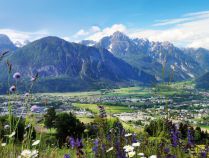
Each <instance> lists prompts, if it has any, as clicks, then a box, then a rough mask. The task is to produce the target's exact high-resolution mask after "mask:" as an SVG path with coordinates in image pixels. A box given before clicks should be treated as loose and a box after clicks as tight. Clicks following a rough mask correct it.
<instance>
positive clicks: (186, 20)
mask: <svg viewBox="0 0 209 158" xmlns="http://www.w3.org/2000/svg"><path fill="white" fill-rule="evenodd" d="M0 4H1V5H0V20H1V23H0V33H5V34H8V35H9V36H10V37H11V39H12V40H13V41H21V42H22V41H24V40H34V39H37V38H40V37H43V36H46V35H56V36H59V37H62V38H65V39H66V40H70V41H79V40H81V39H94V38H95V40H98V39H99V38H101V37H102V36H104V35H110V34H111V33H112V32H113V31H115V30H119V31H123V32H125V33H126V34H128V35H130V36H132V37H143V38H148V39H150V40H154V41H155V40H160V41H165V40H168V41H171V42H174V43H175V44H177V45H180V46H193V45H194V47H195V45H197V46H203V44H194V40H195V39H196V38H194V35H193V36H192V34H193V33H194V34H195V31H196V30H197V29H196V27H197V25H196V23H197V22H200V24H206V22H207V21H208V19H209V12H208V10H209V1H208V0H201V1H197V0H60V1H58V0H0ZM192 22H193V23H194V22H196V23H195V24H191V23H192ZM185 25H186V26H185ZM188 25H189V26H188ZM190 25H192V26H190ZM185 27H189V30H190V32H186V33H187V34H188V36H192V37H187V38H186V37H184V38H183V39H182V38H181V39H179V38H177V37H176V38H168V37H167V36H168V35H166V31H167V32H170V31H173V33H174V36H177V35H178V34H182V36H184V34H185V32H184V31H186V30H187V28H185ZM192 27H193V29H191V28H192ZM177 29H178V30H177ZM200 29H203V28H201V27H200ZM181 31H183V32H182V33H179V32H181ZM206 31H207V32H208V33H209V29H207V30H206ZM162 34H165V35H164V36H163V37H162ZM203 34H205V32H204V33H202V32H201V35H203ZM159 35H160V36H159ZM155 36H159V37H157V38H155ZM165 36H166V37H165ZM179 36H180V35H179ZM196 36H198V37H200V35H196ZM204 38H206V37H204ZM184 39H186V40H184ZM201 40H202V41H203V42H204V41H205V40H204V39H203V37H201ZM207 40H208V41H209V39H207ZM207 40H206V41H207ZM192 42H193V44H192ZM203 42H202V43H203ZM206 44H207V43H206ZM206 44H204V45H206Z"/></svg>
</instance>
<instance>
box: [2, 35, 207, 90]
mask: <svg viewBox="0 0 209 158" xmlns="http://www.w3.org/2000/svg"><path fill="white" fill-rule="evenodd" d="M0 50H2V51H4V50H10V55H9V56H8V57H6V58H5V59H4V60H5V61H6V60H9V61H10V62H11V63H12V65H13V71H14V72H15V71H18V72H21V73H22V75H23V76H25V77H24V80H26V78H29V77H31V76H32V75H34V74H36V73H37V72H38V74H39V76H40V79H39V81H38V83H37V84H36V86H35V87H34V89H35V90H36V91H40V92H48V91H50V92H54V91H60V92H61V91H62V92H63V91H76V90H92V89H99V88H106V87H117V86H127V85H129V86H130V85H139V84H140V85H152V84H154V83H156V82H161V81H182V80H188V79H196V78H198V77H200V76H202V75H204V74H205V73H206V72H208V70H209V62H208V61H209V51H208V50H207V49H203V48H199V49H191V48H178V47H175V46H174V45H173V44H172V43H169V42H153V41H149V40H147V39H140V38H134V39H133V38H130V37H128V36H127V35H125V34H123V33H121V32H115V33H114V34H113V35H111V36H107V37H103V38H102V39H101V40H100V41H91V40H84V41H81V42H80V43H72V42H68V41H65V40H63V39H61V38H58V37H53V36H49V37H45V38H42V39H39V40H36V41H34V42H30V43H29V42H28V43H27V44H26V45H25V46H23V47H20V46H18V47H17V46H16V45H15V44H13V43H12V42H11V40H10V39H9V37H7V36H6V35H0ZM5 61H1V63H0V71H1V72H3V74H5V75H3V76H0V79H1V80H2V81H4V80H6V78H7V73H6V66H5ZM6 89H7V88H6V86H5V85H3V86H0V91H5V90H6ZM22 89H24V88H22Z"/></svg>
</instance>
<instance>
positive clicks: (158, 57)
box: [82, 32, 209, 81]
mask: <svg viewBox="0 0 209 158" xmlns="http://www.w3.org/2000/svg"><path fill="white" fill-rule="evenodd" d="M85 42H86V43H87V41H85ZM85 42H82V43H83V44H84V43H85ZM89 42H90V44H91V45H92V44H93V41H89ZM87 44H88V43H87ZM94 46H95V47H97V48H100V47H101V48H105V49H107V50H109V51H110V52H111V53H112V54H114V55H115V56H116V57H118V58H120V59H123V60H124V61H126V62H127V63H129V64H131V65H133V66H134V67H136V68H138V69H140V70H143V71H145V72H147V73H149V74H152V75H154V76H155V77H156V79H157V80H159V81H182V80H187V79H193V78H196V77H198V76H200V75H202V74H204V73H205V72H206V71H208V70H209V69H208V67H207V68H205V67H204V66H205V65H204V64H203V62H204V61H202V60H198V59H197V58H194V57H193V55H192V54H189V53H188V52H189V51H187V50H186V49H184V50H183V49H180V48H177V47H175V46H174V45H173V44H172V43H169V42H152V41H149V40H147V39H139V38H135V39H131V38H129V37H128V36H126V35H125V34H123V33H121V32H115V33H114V34H113V35H111V36H108V37H104V38H102V39H101V40H100V41H98V42H96V43H95V44H94ZM193 52H198V50H197V51H196V50H193ZM206 52H207V53H206V54H208V55H209V51H208V50H206ZM201 53H202V52H200V54H201ZM202 64H203V65H202Z"/></svg>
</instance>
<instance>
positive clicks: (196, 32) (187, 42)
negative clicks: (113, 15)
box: [76, 11, 209, 49]
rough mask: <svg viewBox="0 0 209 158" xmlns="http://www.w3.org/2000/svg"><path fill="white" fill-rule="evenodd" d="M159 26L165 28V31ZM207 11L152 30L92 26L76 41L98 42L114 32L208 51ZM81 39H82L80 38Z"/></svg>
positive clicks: (164, 21)
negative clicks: (202, 48)
mask: <svg viewBox="0 0 209 158" xmlns="http://www.w3.org/2000/svg"><path fill="white" fill-rule="evenodd" d="M159 26H167V28H166V29H162V28H159ZM168 26H169V27H168ZM208 26H209V11H202V12H194V13H188V14H184V15H182V16H181V17H180V18H175V19H165V20H161V21H158V22H157V23H155V24H153V27H152V29H143V28H127V27H126V26H125V25H123V24H114V25H112V26H110V27H106V28H103V29H101V28H99V27H98V28H97V27H95V26H92V27H91V28H90V29H89V30H87V31H85V30H82V31H79V32H77V33H76V34H80V35H82V36H79V37H78V36H77V40H78V39H79V38H80V40H82V39H89V40H94V41H98V40H100V39H101V38H102V37H104V36H110V35H112V34H113V33H114V32H116V31H120V32H124V33H126V34H127V35H129V36H130V37H132V38H147V39H149V40H151V41H161V42H163V41H169V42H172V43H174V44H175V45H177V46H183V47H195V48H196V47H204V48H208V49H209V27H208ZM92 30H96V31H92ZM81 37H82V38H81Z"/></svg>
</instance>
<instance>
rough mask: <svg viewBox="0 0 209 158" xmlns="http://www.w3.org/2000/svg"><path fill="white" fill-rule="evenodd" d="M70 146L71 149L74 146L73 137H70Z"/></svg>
mask: <svg viewBox="0 0 209 158" xmlns="http://www.w3.org/2000/svg"><path fill="white" fill-rule="evenodd" d="M70 145H71V147H72V149H73V148H74V147H75V146H76V142H75V139H74V138H73V137H70Z"/></svg>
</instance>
